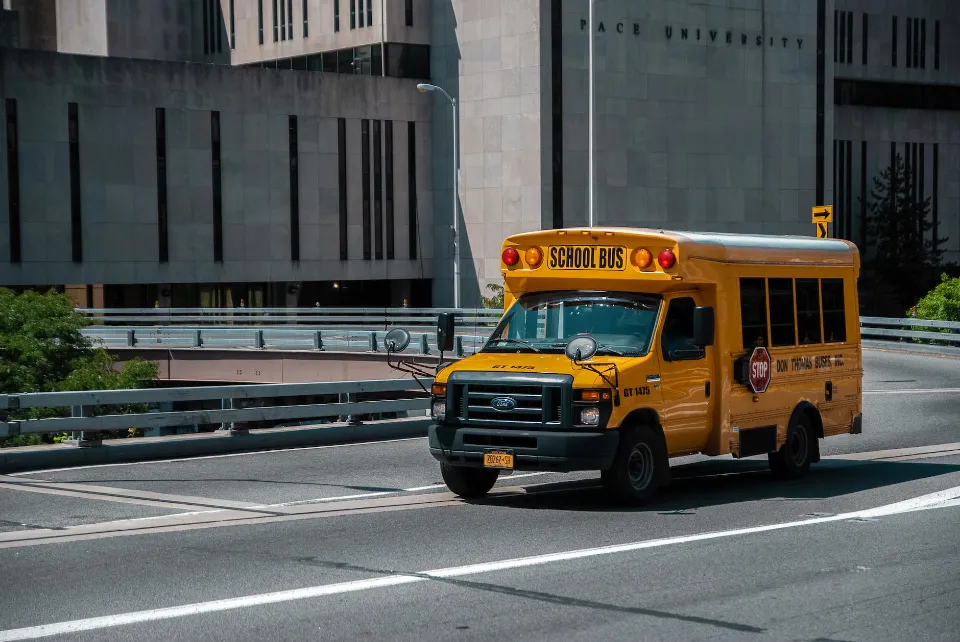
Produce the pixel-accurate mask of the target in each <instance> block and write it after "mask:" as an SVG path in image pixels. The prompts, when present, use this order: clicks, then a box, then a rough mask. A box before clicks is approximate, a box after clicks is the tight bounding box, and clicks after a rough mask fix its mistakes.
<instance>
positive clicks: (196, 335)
mask: <svg viewBox="0 0 960 642" xmlns="http://www.w3.org/2000/svg"><path fill="white" fill-rule="evenodd" d="M200 332H201V331H200V330H199V329H197V330H194V331H193V332H192V334H193V337H192V339H193V342H192V343H193V347H194V348H200V347H202V346H203V338H202V337H201V336H200Z"/></svg>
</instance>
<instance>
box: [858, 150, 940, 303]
mask: <svg viewBox="0 0 960 642" xmlns="http://www.w3.org/2000/svg"><path fill="white" fill-rule="evenodd" d="M918 191H919V190H918V189H917V185H916V183H915V181H914V179H913V177H912V176H911V174H910V173H909V172H907V171H906V169H905V166H904V162H903V159H902V158H901V157H900V155H899V154H898V155H897V156H896V157H895V159H894V161H893V163H892V164H891V166H890V167H887V168H886V169H885V170H884V171H883V172H882V173H881V174H880V175H879V176H876V177H874V179H873V188H872V189H871V191H870V202H869V203H868V204H867V245H868V248H867V249H868V253H867V256H868V257H869V259H868V260H867V261H865V262H864V268H865V269H864V272H865V274H864V278H863V283H864V285H865V286H866V288H865V289H866V294H867V297H865V298H867V299H868V300H869V301H871V302H872V307H873V312H874V313H875V314H884V315H891V316H899V315H900V314H902V312H903V310H905V309H907V308H908V307H910V306H911V305H912V304H913V303H914V302H915V301H916V300H917V299H918V298H919V297H920V296H921V295H922V294H923V293H925V292H927V291H928V290H929V289H930V288H931V287H933V285H934V283H936V278H937V276H938V274H939V273H940V270H941V268H942V267H943V265H942V264H943V254H944V250H943V247H944V243H945V242H946V241H947V239H946V238H938V239H936V241H935V240H934V234H935V230H934V226H933V222H932V221H931V217H930V197H929V196H927V197H923V196H922V195H920V194H918Z"/></svg>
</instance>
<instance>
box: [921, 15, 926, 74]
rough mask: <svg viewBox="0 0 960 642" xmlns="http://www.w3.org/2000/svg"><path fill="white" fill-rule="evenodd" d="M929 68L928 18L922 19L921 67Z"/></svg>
mask: <svg viewBox="0 0 960 642" xmlns="http://www.w3.org/2000/svg"><path fill="white" fill-rule="evenodd" d="M926 68H927V19H926V18H924V19H923V20H921V21H920V69H926Z"/></svg>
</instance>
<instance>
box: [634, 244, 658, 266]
mask: <svg viewBox="0 0 960 642" xmlns="http://www.w3.org/2000/svg"><path fill="white" fill-rule="evenodd" d="M651 263H653V255H652V254H650V250H647V249H645V248H640V249H638V250H634V251H633V264H634V265H636V266H637V267H638V268H640V269H641V270H642V269H644V268H648V267H650V264H651Z"/></svg>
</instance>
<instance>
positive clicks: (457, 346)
mask: <svg viewBox="0 0 960 642" xmlns="http://www.w3.org/2000/svg"><path fill="white" fill-rule="evenodd" d="M453 354H455V355H457V356H458V357H462V356H463V335H459V334H458V335H457V336H455V337H454V338H453Z"/></svg>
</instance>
